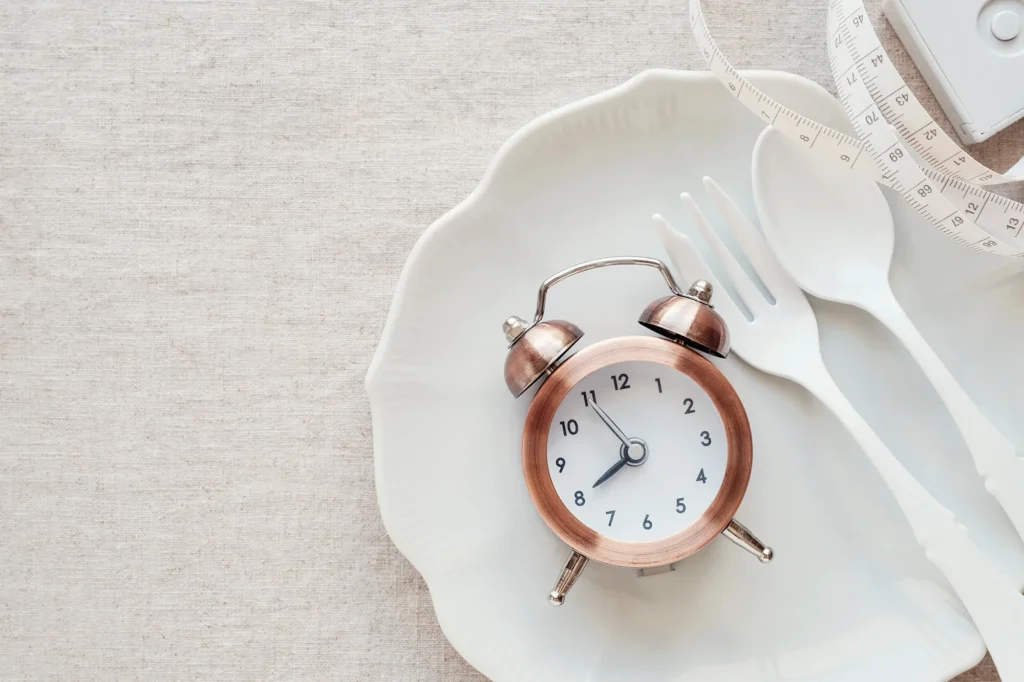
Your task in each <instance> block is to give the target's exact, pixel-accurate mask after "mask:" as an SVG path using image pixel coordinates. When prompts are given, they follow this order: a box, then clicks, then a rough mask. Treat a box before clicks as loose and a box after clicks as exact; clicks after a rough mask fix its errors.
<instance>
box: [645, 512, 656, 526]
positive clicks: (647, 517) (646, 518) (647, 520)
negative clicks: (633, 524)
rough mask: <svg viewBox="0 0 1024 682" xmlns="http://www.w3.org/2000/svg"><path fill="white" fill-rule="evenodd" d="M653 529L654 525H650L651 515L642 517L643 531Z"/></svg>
mask: <svg viewBox="0 0 1024 682" xmlns="http://www.w3.org/2000/svg"><path fill="white" fill-rule="evenodd" d="M652 528H654V524H653V523H651V515H650V514H648V515H647V516H645V517H644V530H650V529H652Z"/></svg>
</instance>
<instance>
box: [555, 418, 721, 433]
mask: <svg viewBox="0 0 1024 682" xmlns="http://www.w3.org/2000/svg"><path fill="white" fill-rule="evenodd" d="M558 424H559V425H560V426H561V427H562V435H563V436H575V435H576V434H577V433H579V432H580V425H579V424H577V423H576V420H575V419H570V420H569V421H567V422H558ZM705 433H706V432H705Z"/></svg>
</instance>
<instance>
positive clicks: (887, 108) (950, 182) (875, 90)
mask: <svg viewBox="0 0 1024 682" xmlns="http://www.w3.org/2000/svg"><path fill="white" fill-rule="evenodd" d="M690 27H691V29H692V30H693V35H694V37H695V39H696V41H697V47H698V49H699V50H700V51H701V54H703V56H704V59H705V60H706V61H707V63H708V67H709V68H710V69H711V71H712V72H713V73H714V74H715V76H717V77H718V79H719V80H720V81H722V83H723V84H724V85H725V86H726V87H727V88H728V89H729V90H730V91H731V92H732V93H733V94H734V96H735V97H736V98H737V100H738V101H739V102H740V103H741V104H743V105H744V106H746V107H747V108H748V109H750V110H751V111H752V112H753V113H754V114H756V115H757V116H759V117H760V118H761V120H763V121H764V122H765V123H767V124H769V125H772V126H774V127H776V128H778V129H779V130H780V132H783V133H784V134H786V135H787V136H788V137H790V138H792V139H793V140H796V141H797V142H799V143H801V144H802V145H803V146H804V147H806V148H807V149H809V150H810V151H811V152H812V153H814V154H816V155H818V156H820V157H823V158H826V159H828V160H829V161H831V162H833V163H840V164H842V165H844V166H845V167H847V168H849V169H851V170H854V171H857V172H859V173H863V174H865V175H867V176H868V177H870V178H871V179H873V180H875V181H877V182H879V183H881V184H884V185H886V186H888V187H891V188H892V189H893V190H895V191H896V192H897V193H899V194H900V195H901V196H902V197H903V198H904V199H905V200H906V201H907V202H908V203H909V204H910V205H911V206H913V207H914V209H915V210H916V211H917V212H918V213H920V214H921V215H923V216H924V217H925V218H927V220H928V221H929V222H930V223H932V224H933V225H934V226H935V227H937V228H938V229H939V230H941V231H942V232H943V233H944V234H945V235H946V236H948V237H950V238H951V239H954V240H956V241H957V242H960V243H961V244H964V245H966V246H968V247H970V248H972V249H975V250H978V251H983V252H986V253H992V254H996V255H1000V256H1007V257H1016V258H1021V257H1024V235H1022V228H1024V205H1022V204H1020V203H1018V202H1016V201H1013V200H1011V199H1008V198H1007V197H1004V196H1001V195H999V194H993V193H992V192H989V191H988V190H986V189H984V188H985V187H986V186H991V185H997V184H1006V183H1012V182H1018V183H1019V182H1021V181H1022V178H1018V177H1015V176H1013V175H1010V174H1001V173H997V172H996V171H993V170H991V169H989V168H986V167H985V166H984V165H983V164H981V163H980V162H979V161H977V160H976V159H974V158H972V157H971V156H970V155H968V154H967V153H966V152H965V151H963V150H962V149H961V148H960V146H959V145H958V144H957V143H956V142H955V141H954V140H953V139H952V138H950V137H949V136H948V135H947V134H946V133H945V132H944V131H943V130H942V127H941V126H939V124H938V123H936V122H935V121H934V120H933V119H932V118H931V116H929V115H928V112H927V111H925V109H924V107H923V106H921V103H920V102H919V101H918V100H917V98H916V97H914V94H913V93H912V92H910V88H909V87H907V84H906V83H905V82H904V81H903V79H902V78H900V76H899V73H898V72H897V71H896V69H895V67H894V66H893V65H892V62H891V61H890V60H889V56H888V55H887V54H886V53H885V50H884V49H883V48H882V45H881V43H880V42H879V40H878V36H877V34H875V31H874V28H873V27H872V26H871V22H870V21H869V20H868V17H867V11H866V10H865V8H864V5H863V3H862V2H861V0H830V3H829V8H828V58H829V64H830V66H831V69H832V76H833V78H834V79H835V83H836V91H837V93H838V94H839V100H840V102H841V103H842V105H843V109H844V111H845V112H846V115H847V117H848V118H849V119H850V122H851V124H852V126H853V129H854V130H855V131H856V133H857V137H851V136H849V135H846V134H844V133H841V132H839V131H837V130H833V129H831V128H829V127H828V126H825V125H822V124H821V123H818V122H817V121H812V120H810V119H808V118H807V117H805V116H801V115H800V114H798V113H796V112H795V111H793V110H791V109H788V108H787V107H784V106H783V105H781V104H779V103H778V102H776V101H775V100H773V99H772V98H770V97H769V96H768V95H766V94H765V93H763V92H761V91H760V90H758V89H757V88H756V87H754V86H753V85H751V84H750V82H749V81H747V80H746V79H744V78H743V77H742V76H741V75H740V74H739V72H738V71H736V69H734V68H733V67H732V65H731V64H730V63H729V61H728V59H727V58H726V57H725V55H724V54H722V51H721V50H719V49H718V46H717V45H716V44H715V40H714V38H713V37H712V35H711V31H710V29H709V28H708V25H707V22H706V21H705V19H704V13H703V10H702V9H701V5H700V0H690Z"/></svg>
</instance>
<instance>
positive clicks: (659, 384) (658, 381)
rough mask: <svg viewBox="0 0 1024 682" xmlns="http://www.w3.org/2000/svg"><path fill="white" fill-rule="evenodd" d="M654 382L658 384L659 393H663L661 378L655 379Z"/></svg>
mask: <svg viewBox="0 0 1024 682" xmlns="http://www.w3.org/2000/svg"><path fill="white" fill-rule="evenodd" d="M654 383H656V384H658V393H661V379H655V380H654Z"/></svg>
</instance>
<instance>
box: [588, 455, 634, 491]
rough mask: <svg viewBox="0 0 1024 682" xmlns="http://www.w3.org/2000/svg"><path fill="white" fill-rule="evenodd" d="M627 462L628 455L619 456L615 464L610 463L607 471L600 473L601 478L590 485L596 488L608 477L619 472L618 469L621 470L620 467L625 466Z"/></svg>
mask: <svg viewBox="0 0 1024 682" xmlns="http://www.w3.org/2000/svg"><path fill="white" fill-rule="evenodd" d="M627 464H629V457H626V456H622V457H620V458H619V461H618V462H616V463H615V464H613V465H611V467H610V468H609V469H608V471H606V472H604V473H603V474H601V478H599V479H597V481H595V482H594V485H592V486H591V488H596V487H597V486H599V485H601V484H602V483H604V482H605V481H607V480H608V479H609V478H611V477H612V476H614V475H615V474H617V473H618V472H619V470H621V469H622V467H624V466H626V465H627Z"/></svg>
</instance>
